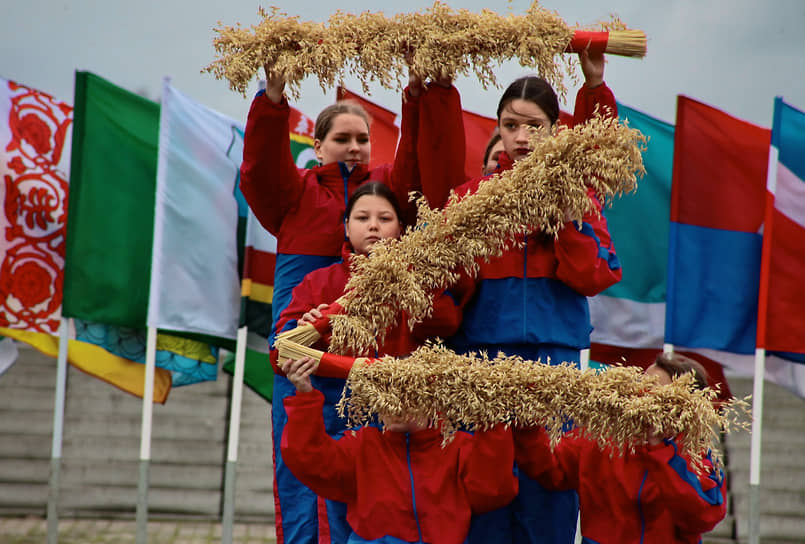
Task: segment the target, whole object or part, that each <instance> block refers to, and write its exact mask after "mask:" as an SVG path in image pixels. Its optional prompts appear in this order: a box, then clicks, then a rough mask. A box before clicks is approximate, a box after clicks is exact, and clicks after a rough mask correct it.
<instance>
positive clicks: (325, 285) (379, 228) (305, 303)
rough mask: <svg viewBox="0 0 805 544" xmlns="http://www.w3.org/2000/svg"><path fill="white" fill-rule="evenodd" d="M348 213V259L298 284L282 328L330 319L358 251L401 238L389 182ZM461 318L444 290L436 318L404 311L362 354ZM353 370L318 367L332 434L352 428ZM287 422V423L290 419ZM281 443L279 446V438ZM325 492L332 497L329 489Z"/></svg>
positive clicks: (354, 200) (411, 341) (339, 518)
mask: <svg viewBox="0 0 805 544" xmlns="http://www.w3.org/2000/svg"><path fill="white" fill-rule="evenodd" d="M346 214H347V215H346V221H345V222H344V225H345V229H346V233H347V238H348V239H347V241H346V242H344V244H343V249H342V261H341V262H339V263H336V264H333V265H330V266H328V267H326V268H320V269H318V270H314V271H313V272H311V273H309V274H308V275H307V276H305V278H304V279H303V280H302V282H301V283H300V284H299V285H297V286H296V287H295V288H294V290H293V296H292V297H291V302H290V303H289V304H288V307H287V308H285V310H283V311H282V314H281V315H280V317H279V320H278V323H277V330H278V331H279V332H281V331H283V330H289V329H292V328H294V327H296V325H297V323H299V322H307V323H315V322H317V321H318V320H320V319H326V318H325V317H324V313H326V312H327V309H328V307H329V305H330V304H332V303H333V302H335V301H336V300H337V299H338V298H339V297H340V296H341V295H343V294H344V288H345V287H346V284H347V282H348V281H349V277H350V261H351V258H352V255H354V254H362V255H366V254H368V253H369V250H370V249H371V247H372V246H373V245H374V244H375V242H377V241H379V240H382V239H384V238H396V237H398V236H399V235H400V233H401V231H402V224H401V222H400V207H399V204H398V202H397V199H396V198H395V196H394V193H393V192H392V190H391V189H390V188H389V187H388V186H386V185H384V184H382V183H379V182H374V181H373V182H369V183H366V184H364V185H361V186H360V187H358V188H357V189H356V190H355V192H354V193H353V194H352V196H351V197H350V199H349V202H348V203H347V208H346ZM460 320H461V308H460V307H459V306H458V305H457V304H456V303H455V302H454V300H453V298H451V296H450V295H449V294H447V293H444V292H443V293H440V294H438V295H437V296H435V297H434V302H433V314H432V315H431V317H430V318H428V319H426V320H425V321H423V322H421V323H419V324H418V325H417V326H416V327H414V329H413V331H411V330H410V329H409V328H408V326H407V325H406V321H407V316H404V315H403V316H401V318H400V319H399V323H400V325H399V326H396V327H394V328H392V329H391V330H389V331H387V333H386V336H385V340H384V342H383V344H382V345H381V346H380V347H379V349H378V351H377V352H376V353H370V354H361V355H372V356H376V355H394V356H400V355H407V354H409V353H411V352H412V351H413V350H414V349H416V348H417V347H418V346H420V345H421V344H422V343H423V342H424V341H425V340H427V339H428V338H433V337H437V336H438V337H442V338H445V337H447V336H450V335H452V334H454V333H455V331H456V330H457V329H458V325H459V322H460ZM316 347H318V348H320V349H322V350H325V351H326V349H327V346H326V342H325V341H323V340H322V341H320V344H319V345H318V346H316ZM271 360H272V365H273V366H274V370H275V372H276V373H277V376H278V377H282V376H284V372H283V371H282V369H281V368H280V367H279V365H278V364H277V352H276V351H272V356H271ZM348 373H349V368H340V369H338V372H335V373H333V372H332V371H328V372H322V373H321V375H318V374H319V372H318V369H317V371H315V372H313V374H314V376H313V380H314V385H315V388H316V389H317V391H318V392H319V393H318V394H319V395H320V396H321V397H322V401H321V403H322V406H320V409H319V415H320V416H321V417H322V420H323V423H324V426H325V429H326V431H327V434H328V435H329V436H332V437H335V438H339V437H341V436H342V435H343V433H344V431H345V428H346V427H345V421H344V420H343V419H342V418H339V417H338V414H337V412H336V408H335V405H336V403H337V402H338V400H339V399H340V397H341V392H342V390H343V389H344V384H345V379H346V377H347V374H348ZM282 413H283V414H284V413H285V412H284V411H283V412H282ZM276 420H277V415H276V414H275V421H276ZM281 423H282V427H283V428H284V425H285V420H283V421H282V422H281ZM276 444H277V445H279V441H278V442H277V443H276ZM275 465H276V466H277V468H278V472H280V471H281V470H286V468H287V466H290V465H289V461H287V457H286V455H285V453H284V452H283V451H281V452H280V453H279V455H277V457H276V459H275ZM286 476H287V477H288V480H286V482H285V484H286V488H290V487H291V485H292V484H294V485H295V486H296V492H297V495H302V494H310V495H312V491H310V490H308V489H307V488H304V487H303V486H302V484H300V483H299V482H298V481H296V479H293V480H292V481H291V480H290V478H293V475H290V474H287V473H286ZM314 490H315V488H314ZM324 496H325V497H330V495H326V494H325V495H324ZM314 498H315V497H314ZM298 504H299V503H298V502H295V503H292V504H291V506H290V508H294V509H296V508H298ZM325 504H326V508H327V512H328V515H327V519H326V520H325V519H324V517H323V516H320V517H319V525H320V530H321V529H323V528H325V527H327V528H328V530H329V535H330V539H331V542H341V543H343V542H346V539H347V537H348V536H349V532H350V531H349V526H348V525H347V523H346V505H344V504H341V503H336V502H334V501H329V500H328V501H326V503H325ZM281 515H282V516H283V517H284V516H285V515H286V511H283V512H281Z"/></svg>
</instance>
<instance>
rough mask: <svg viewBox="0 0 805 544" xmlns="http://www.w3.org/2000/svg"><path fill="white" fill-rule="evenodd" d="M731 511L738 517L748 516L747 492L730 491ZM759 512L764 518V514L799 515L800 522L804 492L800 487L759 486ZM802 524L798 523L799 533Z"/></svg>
mask: <svg viewBox="0 0 805 544" xmlns="http://www.w3.org/2000/svg"><path fill="white" fill-rule="evenodd" d="M732 503H733V512H734V513H735V515H736V516H737V517H738V519H744V518H747V517H748V516H749V494H748V492H747V493H740V492H739V493H736V492H733V493H732ZM760 513H761V517H762V518H765V517H766V515H769V516H775V517H785V518H797V517H799V519H800V522H802V518H801V516H802V515H803V513H805V492H803V491H802V490H801V489H798V490H795V491H784V490H779V489H765V488H763V487H761V488H760ZM802 527H803V526H802V525H800V529H799V531H800V534H803V535H805V533H802V532H801V531H802Z"/></svg>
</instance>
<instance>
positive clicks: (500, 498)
mask: <svg viewBox="0 0 805 544" xmlns="http://www.w3.org/2000/svg"><path fill="white" fill-rule="evenodd" d="M468 443H469V447H464V448H463V449H462V450H461V452H460V458H459V470H460V473H461V480H462V481H463V483H464V489H465V491H466V493H467V496H468V497H469V500H470V505H471V506H472V511H473V513H474V514H481V513H484V512H489V511H491V510H496V509H498V508H503V507H504V506H506V505H507V504H509V503H510V502H511V501H512V500H514V497H515V496H516V495H517V491H518V482H517V478H516V477H515V476H514V473H513V472H512V471H513V469H514V442H513V440H512V432H511V428H508V427H505V426H504V425H502V424H500V425H496V426H495V427H493V428H492V429H489V430H487V431H477V432H476V433H475V434H474V435H473V437H472V440H470V441H469V442H468Z"/></svg>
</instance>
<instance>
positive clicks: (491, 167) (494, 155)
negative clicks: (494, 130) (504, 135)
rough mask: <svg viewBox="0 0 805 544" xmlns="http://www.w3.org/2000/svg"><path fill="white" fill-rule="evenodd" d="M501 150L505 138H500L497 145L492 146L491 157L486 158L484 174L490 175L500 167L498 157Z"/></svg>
mask: <svg viewBox="0 0 805 544" xmlns="http://www.w3.org/2000/svg"><path fill="white" fill-rule="evenodd" d="M501 151H503V140H498V141H497V142H496V143H495V145H493V146H492V149H490V150H489V157H487V158H486V164H485V165H484V170H483V175H484V176H488V175H489V174H491V173H492V172H494V171H495V168H497V167H498V157H499V156H500V152H501Z"/></svg>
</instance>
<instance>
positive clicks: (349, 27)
mask: <svg viewBox="0 0 805 544" xmlns="http://www.w3.org/2000/svg"><path fill="white" fill-rule="evenodd" d="M260 16H261V17H262V18H263V20H262V22H260V23H259V24H257V25H253V26H252V27H251V28H242V27H240V25H238V26H235V27H231V26H220V27H219V28H216V29H215V31H216V32H217V33H218V37H216V38H215V39H214V41H213V44H214V46H215V50H216V52H217V54H218V57H219V58H218V59H217V60H215V61H213V62H212V63H211V64H210V65H209V66H207V67H206V68H205V71H207V72H211V73H212V74H214V75H215V77H216V78H217V79H222V78H226V79H227V80H228V81H229V86H230V88H232V89H233V90H237V91H239V92H240V93H242V94H245V93H246V86H247V84H248V83H249V81H250V80H251V79H252V77H254V76H255V74H256V73H257V71H258V69H259V68H261V67H262V66H264V65H269V66H271V67H272V72H273V73H274V74H275V75H278V76H282V77H283V79H284V80H285V81H286V82H287V83H288V87H289V88H288V94H289V95H290V96H291V97H292V98H298V94H299V84H300V82H301V81H302V80H303V79H304V78H305V77H306V76H308V75H313V76H316V77H317V78H318V80H319V84H320V85H321V86H322V88H323V89H326V88H329V87H332V86H333V85H334V84H335V83H336V82H338V81H340V80H341V79H342V78H343V76H344V74H345V73H351V74H354V75H355V76H357V78H358V79H359V80H360V81H361V83H362V85H363V88H364V91H365V92H368V85H369V83H370V82H372V81H377V82H378V83H379V84H380V85H382V86H383V87H386V88H389V89H393V88H402V83H401V82H402V81H403V76H404V75H405V73H406V70H407V69H408V63H407V61H406V54H408V53H411V54H412V58H411V59H410V62H411V64H410V68H411V70H413V71H414V72H415V73H418V74H420V75H421V76H422V77H424V78H434V79H435V78H440V77H445V76H449V77H454V76H456V75H469V74H471V73H474V74H475V75H476V76H477V77H478V79H479V80H480V82H481V84H482V85H483V86H484V88H486V86H487V85H488V84H490V83H491V84H493V85H496V84H497V82H496V80H495V75H494V72H493V69H494V67H496V66H497V65H499V64H500V63H502V62H505V61H508V60H511V59H517V60H518V61H519V62H520V64H521V65H522V66H524V67H529V68H538V69H539V70H540V75H541V76H542V77H544V78H545V79H546V80H548V81H549V82H550V83H551V84H552V85H553V86H554V88H556V89H557V91H558V92H559V94H560V95H562V96H564V93H565V87H564V84H563V81H562V80H563V77H562V75H563V74H564V73H568V74H571V76H574V75H575V73H574V72H573V70H572V66H571V65H570V63H569V61H568V60H567V59H566V58H565V57H564V56H563V55H562V53H563V52H565V51H578V50H580V49H583V48H585V47H587V46H588V44H589V45H590V46H591V47H592V48H595V49H599V50H605V51H607V52H610V53H615V54H621V55H628V56H641V57H642V56H644V55H645V51H646V36H645V34H644V33H643V32H641V31H637V30H626V29H625V28H624V25H623V24H622V23H620V22H619V21H617V20H615V22H613V23H611V24H609V25H608V28H610V29H611V30H610V31H603V32H597V33H591V32H588V31H581V30H577V29H573V28H571V27H569V26H568V25H567V24H566V23H565V22H564V21H563V20H562V19H561V18H560V17H559V16H558V15H557V14H556V13H555V12H552V11H549V10H546V9H543V8H542V7H540V6H539V5H538V3H537V2H534V3H533V4H532V5H531V7H530V8H529V9H528V10H527V11H526V13H525V14H524V15H521V16H516V15H511V14H510V15H499V14H497V13H495V12H493V11H491V10H488V9H485V10H483V11H481V12H480V13H472V12H470V11H468V10H463V9H462V10H453V9H451V8H450V7H449V6H447V5H446V4H442V3H441V2H438V1H437V2H435V3H434V4H433V6H432V7H431V8H430V9H427V10H425V11H424V12H422V13H406V14H399V15H395V16H393V17H389V18H387V17H386V16H384V15H383V13H379V12H378V13H370V12H363V13H361V14H359V15H353V14H350V13H343V12H341V11H338V12H336V13H335V14H334V15H332V16H331V17H330V18H329V21H328V22H327V24H323V23H314V22H310V21H300V20H299V18H298V17H289V16H288V15H287V14H285V13H282V12H280V11H279V10H278V9H277V8H272V10H271V11H270V12H266V11H263V10H261V11H260ZM219 25H220V23H219Z"/></svg>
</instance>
